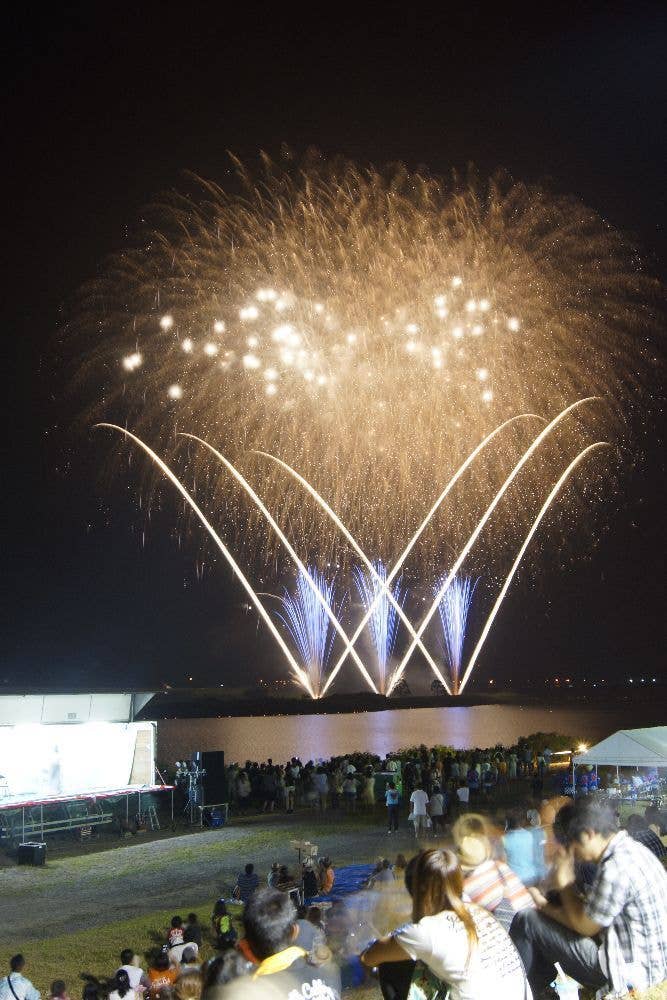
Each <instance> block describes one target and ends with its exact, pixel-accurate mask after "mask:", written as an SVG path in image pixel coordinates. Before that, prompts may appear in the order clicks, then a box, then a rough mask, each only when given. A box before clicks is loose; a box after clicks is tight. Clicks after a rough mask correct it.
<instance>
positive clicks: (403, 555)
mask: <svg viewBox="0 0 667 1000" xmlns="http://www.w3.org/2000/svg"><path fill="white" fill-rule="evenodd" d="M529 419H534V420H542V421H543V422H546V421H544V418H543V417H540V416H538V415H537V414H536V413H519V414H517V415H516V416H514V417H510V418H509V419H508V420H505V421H503V423H502V424H500V425H499V426H498V427H496V429H495V430H493V431H491V433H490V434H487V436H486V437H485V438H484V440H483V441H480V443H479V444H478V445H477V447H476V448H474V449H473V451H471V452H470V454H469V455H468V457H467V458H466V460H465V461H464V462H463V463H462V464H461V465H460V466H459V468H458V469H457V470H456V472H455V473H454V475H453V476H452V477H451V479H450V480H449V482H448V483H447V485H446V486H445V488H444V490H443V491H442V493H441V494H440V496H439V497H438V499H437V500H436V501H435V503H434V504H433V506H432V507H431V509H430V510H429V512H428V514H427V515H426V517H425V518H424V520H423V521H422V523H421V524H420V526H419V527H418V528H417V530H416V531H415V533H414V535H413V536H412V538H411V539H410V541H409V542H408V544H407V545H406V547H405V548H404V549H403V551H402V552H401V554H400V556H399V557H398V559H397V560H396V562H395V564H394V567H393V569H392V570H391V572H390V573H389V575H388V577H387V580H386V582H385V583H384V584H383V586H382V590H381V591H379V592H378V594H377V596H376V598H375V599H374V601H373V603H372V604H371V605H370V606H369V607H368V608H367V610H366V613H365V614H364V616H363V618H362V619H361V621H360V622H359V624H358V626H357V628H356V630H355V631H354V633H353V635H352V636H351V638H350V639H349V641H348V643H347V646H346V647H345V649H344V650H343V652H342V653H341V655H340V657H339V659H338V662H337V663H336V666H335V667H334V669H333V670H332V672H331V678H332V679H333V678H334V677H335V676H336V674H337V673H338V671H339V670H340V668H341V666H342V664H343V661H344V660H345V657H346V656H347V655H348V653H349V652H350V651H351V650H352V648H353V647H354V644H355V642H356V641H357V639H358V638H359V636H360V635H361V633H362V631H363V629H364V628H365V626H366V625H367V623H368V621H369V620H370V618H371V615H372V614H373V613H374V611H375V607H376V603H377V602H378V601H380V599H381V598H382V596H383V595H384V594H385V593H386V594H387V597H388V599H389V601H390V602H391V603H392V606H393V607H394V610H396V612H397V614H398V615H399V617H400V618H401V620H402V621H403V623H404V624H405V625H406V626H407V628H408V631H409V632H410V634H411V635H412V636H413V638H414V637H415V631H414V627H413V625H412V622H410V621H409V620H408V619H407V618H406V617H405V615H404V614H403V609H402V607H401V608H399V607H398V606H397V604H396V603H394V598H393V594H392V593H391V590H390V589H389V588H390V586H391V584H392V582H393V580H394V578H395V577H396V575H397V573H399V572H400V571H401V570H402V568H403V566H404V564H405V562H406V560H407V558H408V556H409V555H410V553H411V552H412V550H413V548H414V546H415V545H416V544H417V542H418V541H419V539H420V538H421V536H422V534H423V533H424V531H425V530H426V528H427V527H428V525H429V524H430V522H431V520H432V519H433V517H434V516H435V514H436V513H437V511H438V508H439V507H440V506H441V505H442V504H443V503H444V501H445V500H446V499H447V496H448V495H449V493H450V492H451V491H452V489H453V488H454V486H455V485H456V483H457V482H458V481H459V479H460V478H461V476H462V475H463V474H464V472H465V471H466V470H467V469H468V467H469V466H470V465H471V464H472V463H473V462H474V460H475V459H476V458H477V456H478V455H479V454H480V453H481V452H482V451H483V450H484V448H486V446H487V445H488V444H490V443H491V441H492V440H493V439H494V438H495V436H496V435H497V434H499V433H500V431H502V430H503V429H504V428H505V427H509V425H510V424H513V423H514V422H515V421H518V420H529ZM283 465H284V463H283ZM285 467H286V468H287V469H288V471H289V472H291V473H292V474H294V473H293V470H292V469H290V468H289V467H288V466H285ZM297 481H298V482H301V483H302V485H305V486H306V488H307V489H309V488H310V487H309V484H307V483H306V481H305V480H304V479H303V478H302V477H298V478H297ZM310 492H311V495H312V496H314V497H315V499H316V500H317V501H318V502H319V503H321V497H320V496H319V494H317V493H316V492H315V491H314V490H312V489H310ZM321 505H322V504H321ZM323 510H325V512H326V513H329V514H331V513H332V512H331V510H330V508H329V507H327V506H323ZM334 523H335V524H336V525H337V526H338V527H339V528H343V525H342V524H341V522H340V520H339V519H338V518H335V520H334ZM343 530H344V531H345V537H346V538H348V540H349V541H353V540H352V537H351V535H350V534H349V532H347V529H344V528H343ZM354 544H355V546H356V543H354ZM355 551H357V552H358V553H360V549H358V548H356V549H355ZM366 566H367V567H368V569H369V572H371V573H374V568H373V566H372V565H369V563H368V562H366ZM375 579H376V582H377V583H378V584H382V581H381V580H379V579H378V578H377V577H375ZM419 649H420V650H421V652H422V653H423V654H424V655H425V656H426V659H427V662H428V664H429V666H430V667H431V669H432V670H433V672H434V673H435V675H436V677H437V678H438V680H439V681H440V682H441V683H442V684H443V685H444V687H445V690H446V691H447V693H448V694H450V693H451V692H450V691H449V687H448V685H447V682H446V681H445V679H444V678H443V676H442V674H441V673H440V671H439V670H438V668H437V666H436V664H435V661H434V660H433V658H432V657H431V654H430V653H429V652H428V651H427V650H426V647H425V646H424V645H423V644H422V643H421V641H420V642H419Z"/></svg>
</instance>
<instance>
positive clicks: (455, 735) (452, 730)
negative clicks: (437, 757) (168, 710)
mask: <svg viewBox="0 0 667 1000" xmlns="http://www.w3.org/2000/svg"><path fill="white" fill-rule="evenodd" d="M628 725H635V726H637V725H641V722H640V721H629V720H628V714H627V709H625V710H623V709H591V708H589V707H586V708H558V709H547V708H533V707H530V708H522V707H520V706H508V705H480V706H475V707H472V708H411V709H395V710H393V711H389V712H358V713H349V714H341V715H273V716H254V717H249V718H223V719H165V720H163V721H162V720H161V721H160V722H159V723H158V762H162V763H164V764H168V763H171V762H173V761H174V760H180V759H181V758H182V757H187V756H189V755H190V754H191V753H192V752H193V751H194V750H224V751H225V754H226V756H227V759H228V760H239V761H245V760H247V759H250V760H266V759H267V758H268V757H272V758H273V760H275V761H276V762H279V761H285V760H288V759H289V758H290V757H292V756H294V755H295V754H296V755H297V756H299V757H301V758H302V759H303V760H309V759H312V760H317V759H324V758H328V757H332V756H337V755H342V754H345V753H351V752H353V751H355V750H366V751H369V752H371V753H375V754H378V755H379V756H383V755H384V754H386V753H387V752H388V751H390V750H397V749H399V748H400V747H406V746H415V745H418V744H420V743H425V744H426V745H428V746H433V745H435V744H445V745H450V746H454V747H460V748H469V747H489V746H494V745H495V744H496V743H502V744H504V745H511V744H513V743H516V741H517V739H518V738H519V737H520V736H527V735H528V734H529V733H535V732H559V733H564V734H565V735H568V736H571V737H572V739H573V742H574V744H575V745H576V743H577V742H579V741H585V742H587V743H591V742H597V741H598V740H601V739H604V737H605V736H608V735H609V734H610V733H612V732H614V731H615V730H617V729H621V728H624V727H626V726H628Z"/></svg>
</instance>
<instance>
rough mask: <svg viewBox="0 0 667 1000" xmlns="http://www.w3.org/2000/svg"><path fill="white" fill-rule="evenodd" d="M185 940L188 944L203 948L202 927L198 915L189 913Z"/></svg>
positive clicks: (184, 935)
mask: <svg viewBox="0 0 667 1000" xmlns="http://www.w3.org/2000/svg"><path fill="white" fill-rule="evenodd" d="M183 940H184V941H185V943H186V944H196V945H197V947H198V948H201V942H202V937H201V927H200V926H199V920H198V919H197V914H196V913H188V922H187V924H186V927H185V932H184V934H183Z"/></svg>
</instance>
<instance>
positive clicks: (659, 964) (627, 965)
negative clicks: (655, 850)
mask: <svg viewBox="0 0 667 1000" xmlns="http://www.w3.org/2000/svg"><path fill="white" fill-rule="evenodd" d="M585 912H586V915H587V916H588V917H589V918H590V919H591V920H593V921H594V922H595V923H596V924H599V925H600V927H603V928H604V930H603V932H602V935H601V936H602V945H601V948H600V964H601V965H602V967H603V969H604V970H605V973H606V975H607V979H608V981H609V983H610V985H611V987H612V990H613V991H614V993H615V994H617V995H619V996H622V995H624V994H625V993H627V992H628V988H629V987H634V988H635V989H636V990H646V989H648V988H649V987H650V986H656V985H657V984H658V983H661V982H662V981H663V980H664V979H666V978H667V934H666V933H665V928H667V874H666V873H665V870H664V868H663V867H662V865H661V863H660V862H659V861H658V859H657V858H656V856H655V855H654V854H652V853H651V852H650V851H649V850H647V849H646V848H645V847H642V845H641V844H638V843H637V841H636V840H633V839H632V837H629V836H628V834H627V833H626V832H625V831H624V830H621V831H620V833H617V834H616V835H615V836H614V837H612V839H611V840H610V842H609V844H608V845H607V848H606V850H605V852H604V854H603V855H602V857H601V859H600V862H599V864H598V870H597V875H596V878H595V881H594V882H593V885H592V886H591V888H590V892H589V894H588V897H587V899H586V904H585Z"/></svg>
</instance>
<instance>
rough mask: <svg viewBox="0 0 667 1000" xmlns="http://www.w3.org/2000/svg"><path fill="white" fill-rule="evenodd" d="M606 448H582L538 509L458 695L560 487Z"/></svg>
mask: <svg viewBox="0 0 667 1000" xmlns="http://www.w3.org/2000/svg"><path fill="white" fill-rule="evenodd" d="M608 447H610V445H609V444H608V443H607V442H606V441H596V442H595V444H591V445H589V446H588V447H587V448H584V450H583V451H581V452H580V453H579V454H578V455H577V457H576V458H575V459H573V461H572V462H570V464H569V465H568V467H567V469H566V470H565V472H563V474H562V475H561V477H560V479H559V480H558V482H557V483H556V484H555V486H554V487H553V489H552V490H551V492H550V494H549V496H548V497H547V499H546V500H545V501H544V504H543V505H542V508H541V509H540V512H539V514H538V515H537V517H536V518H535V520H534V521H533V523H532V525H531V528H530V531H529V532H528V534H527V535H526V537H525V539H524V541H523V544H522V546H521V548H520V549H519V551H518V553H517V555H516V558H515V560H514V562H513V563H512V568H511V569H510V571H509V573H508V574H507V577H506V578H505V582H504V583H503V586H502V589H501V591H500V593H499V594H498V597H497V598H496V602H495V604H494V605H493V607H492V608H491V612H490V614H489V617H488V618H487V620H486V623H485V625H484V628H483V629H482V634H481V635H480V637H479V639H478V641H477V645H476V646H475V649H474V651H473V654H472V656H471V657H470V660H469V662H468V666H467V667H466V670H465V673H464V675H463V677H462V679H461V686H460V689H459V694H461V693H462V692H463V689H464V687H465V686H466V684H467V683H468V678H469V677H470V674H471V673H472V670H473V667H474V666H475V663H476V662H477V657H478V656H479V654H480V652H481V649H482V646H483V645H484V642H485V641H486V637H487V635H488V634H489V631H490V629H491V626H492V625H493V622H494V620H495V617H496V615H497V614H498V611H499V609H500V605H501V604H502V602H503V599H504V597H505V594H506V593H507V591H508V589H509V586H510V584H511V582H512V580H513V578H514V574H515V573H516V571H517V569H518V568H519V563H520V562H521V560H522V559H523V556H524V554H525V552H526V549H527V548H528V546H529V545H530V542H531V540H532V538H533V535H534V534H535V532H536V531H537V529H538V528H539V526H540V522H541V521H542V518H543V517H544V515H545V514H546V513H547V511H548V510H549V508H550V506H551V504H552V503H553V501H554V500H555V498H556V497H557V495H558V493H559V492H560V490H561V489H562V487H563V486H564V484H565V483H566V482H567V480H568V479H569V478H570V476H571V475H572V473H573V472H574V470H575V469H576V468H577V466H578V465H579V463H580V462H582V461H583V460H584V458H585V457H586V456H587V455H589V454H590V453H591V452H592V451H596V450H597V449H598V448H608Z"/></svg>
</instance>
